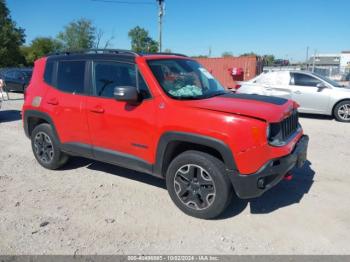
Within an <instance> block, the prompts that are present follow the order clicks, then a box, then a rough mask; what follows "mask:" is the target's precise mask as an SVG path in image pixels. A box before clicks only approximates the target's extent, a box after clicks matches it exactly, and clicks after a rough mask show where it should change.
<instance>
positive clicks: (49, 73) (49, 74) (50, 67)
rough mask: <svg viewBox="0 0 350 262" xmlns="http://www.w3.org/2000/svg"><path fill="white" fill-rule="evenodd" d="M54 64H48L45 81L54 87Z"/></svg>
mask: <svg viewBox="0 0 350 262" xmlns="http://www.w3.org/2000/svg"><path fill="white" fill-rule="evenodd" d="M52 73H53V62H50V61H49V62H46V66H45V72H44V80H45V82H46V83H47V84H49V85H52Z"/></svg>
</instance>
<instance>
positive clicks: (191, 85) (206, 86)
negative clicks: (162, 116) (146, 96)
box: [148, 59, 226, 99]
mask: <svg viewBox="0 0 350 262" xmlns="http://www.w3.org/2000/svg"><path fill="white" fill-rule="evenodd" d="M148 65H149V67H150V69H151V71H152V72H153V74H154V76H155V77H156V79H157V80H158V83H159V84H160V86H161V87H162V88H163V90H164V91H165V92H166V94H167V95H169V96H170V97H172V98H175V99H203V98H209V97H212V96H215V95H219V94H224V93H226V91H225V89H224V88H223V87H222V86H221V85H220V83H219V82H218V81H217V80H216V79H215V78H214V77H213V76H212V75H211V74H210V73H209V72H208V71H207V70H206V69H205V68H203V67H202V66H201V65H200V64H198V63H197V62H195V61H193V60H185V59H164V60H150V61H149V62H148Z"/></svg>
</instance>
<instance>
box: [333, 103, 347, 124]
mask: <svg viewBox="0 0 350 262" xmlns="http://www.w3.org/2000/svg"><path fill="white" fill-rule="evenodd" d="M333 115H334V117H335V119H336V120H338V121H340V122H346V123H350V100H345V101H341V102H339V103H338V104H337V105H336V106H335V107H334V111H333Z"/></svg>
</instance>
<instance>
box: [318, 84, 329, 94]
mask: <svg viewBox="0 0 350 262" xmlns="http://www.w3.org/2000/svg"><path fill="white" fill-rule="evenodd" d="M316 87H317V88H318V92H321V91H322V90H323V89H325V88H328V87H327V86H326V84H325V83H323V82H320V83H318V84H317V85H316Z"/></svg>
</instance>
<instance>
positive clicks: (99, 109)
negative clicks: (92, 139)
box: [90, 106, 105, 114]
mask: <svg viewBox="0 0 350 262" xmlns="http://www.w3.org/2000/svg"><path fill="white" fill-rule="evenodd" d="M90 111H91V112H93V113H98V114H103V113H104V112H105V110H104V109H103V107H101V106H95V107H94V108H93V109H91V110H90Z"/></svg>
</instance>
